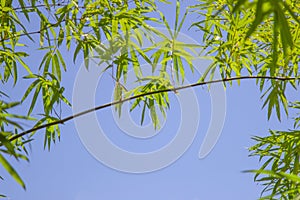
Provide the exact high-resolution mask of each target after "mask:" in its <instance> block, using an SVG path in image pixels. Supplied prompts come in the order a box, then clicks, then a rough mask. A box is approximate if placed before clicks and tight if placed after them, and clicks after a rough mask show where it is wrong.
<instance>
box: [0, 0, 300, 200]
mask: <svg viewBox="0 0 300 200" xmlns="http://www.w3.org/2000/svg"><path fill="white" fill-rule="evenodd" d="M173 2H174V1H173ZM194 2H195V1H188V2H184V3H183V7H185V6H186V5H188V4H193V3H194ZM161 10H162V11H164V13H165V14H166V15H167V18H168V19H169V20H170V22H171V21H172V20H173V19H174V17H173V16H174V14H175V7H174V5H171V6H164V7H161ZM191 20H193V18H192V17H190V18H189V19H187V23H189V22H191ZM33 28H34V27H33ZM37 28H38V27H36V29H37ZM186 30H187V28H186V27H185V28H184V29H183V32H184V33H187V31H186ZM187 34H188V35H189V36H191V37H192V38H194V39H196V40H197V39H199V32H198V33H197V32H193V31H192V32H189V33H187ZM30 53H32V55H33V57H31V58H29V60H28V61H29V62H30V64H31V65H32V66H35V65H36V63H37V62H36V61H35V59H40V58H41V55H42V54H40V53H39V52H38V51H36V50H34V47H32V48H31V50H30ZM71 57H72V56H69V55H65V59H66V62H67V63H68V64H69V67H68V71H67V72H66V73H64V76H63V82H62V85H63V86H64V87H65V88H66V90H65V95H66V97H67V98H68V99H70V100H71V99H72V91H73V84H74V81H75V77H76V73H77V72H78V69H79V67H80V65H81V63H82V60H80V59H79V60H78V62H77V63H76V64H73V63H72V58H71ZM30 59H31V60H30ZM21 71H22V70H21ZM188 76H189V78H190V80H193V77H191V76H192V75H188ZM28 84H30V81H25V82H24V81H20V82H18V83H17V85H16V86H15V87H14V88H13V87H12V86H11V85H9V86H7V87H5V88H4V91H5V92H7V93H8V94H9V95H10V97H11V98H12V99H20V98H21V97H22V95H23V94H24V88H25V87H26V86H28ZM111 84H112V81H111V80H110V77H109V76H103V77H102V79H101V80H100V82H99V86H98V88H97V93H96V94H97V95H96V97H95V101H96V104H97V105H101V104H103V103H107V102H109V101H110V100H111V95H112V94H111V93H112V86H111ZM12 88H13V90H14V91H13V92H12ZM193 89H194V91H195V93H196V94H197V98H198V104H199V109H200V121H199V128H198V130H197V135H196V137H195V140H194V141H193V143H192V145H191V146H190V148H189V149H188V150H187V151H186V152H185V153H184V155H183V156H182V157H181V158H180V159H178V160H177V161H176V162H175V163H173V164H172V165H170V166H168V167H166V168H164V169H161V170H158V171H155V172H151V173H145V174H131V173H124V172H120V171H116V170H113V169H111V168H109V167H107V166H105V165H103V164H102V163H100V162H99V161H98V160H96V159H95V158H94V157H93V156H92V155H91V154H90V153H89V152H88V151H87V150H86V148H85V147H84V145H83V144H82V142H81V140H80V138H79V136H78V133H77V130H76V128H75V125H74V122H73V121H70V122H67V123H66V124H65V125H64V126H60V127H61V133H62V136H61V141H60V142H58V143H56V144H53V145H52V146H51V151H50V152H48V150H44V149H43V142H44V141H43V140H44V135H43V131H40V132H38V133H37V134H36V136H35V140H34V141H33V142H32V147H31V150H30V155H29V159H30V162H29V163H27V162H25V161H21V162H15V161H12V163H13V165H14V167H15V168H16V169H17V171H18V172H19V174H20V175H21V177H22V178H23V180H24V181H25V183H26V187H27V190H26V191H24V190H23V189H22V188H21V187H20V186H19V185H18V184H17V183H15V181H14V180H13V179H12V178H11V177H10V176H9V175H8V174H7V172H6V171H5V170H4V169H2V168H0V174H1V175H3V176H4V178H5V181H1V182H0V188H1V189H0V192H1V193H3V194H6V195H8V196H9V198H7V199H11V200H40V199H43V200H48V199H49V200H50V199H51V200H52V199H64V200H85V199H89V200H92V199H95V200H96V199H106V200H120V199H122V200H139V199H144V200H153V199H157V200H207V199H209V200H217V199H230V200H240V199H244V200H253V199H257V198H258V197H259V195H260V191H261V190H262V187H261V186H259V185H257V184H256V183H254V182H253V175H252V174H248V173H243V172H242V171H243V170H248V169H257V168H258V167H259V166H260V165H259V163H258V159H257V158H249V157H248V155H249V152H248V150H247V147H249V146H251V145H253V144H254V142H253V141H252V140H251V136H253V135H260V136H263V135H266V134H267V132H268V130H269V129H275V130H277V129H279V130H287V129H288V128H292V122H291V121H288V120H287V118H286V117H283V120H282V122H281V123H279V122H278V121H277V119H276V118H275V117H274V116H273V117H272V118H271V119H270V121H267V112H266V110H265V109H264V110H262V109H261V107H262V105H263V102H262V100H261V99H260V96H261V94H260V92H259V90H258V88H257V86H256V85H255V81H253V80H244V81H241V85H240V86H238V85H237V84H236V83H234V84H233V86H232V87H228V88H227V89H226V101H227V102H226V109H227V113H226V119H225V124H224V128H223V131H222V134H221V136H220V138H219V140H218V142H217V144H216V146H215V147H214V149H213V150H212V151H211V153H210V154H209V155H208V156H207V157H205V158H204V159H199V158H198V153H199V148H200V146H201V144H202V142H203V138H204V136H205V134H206V132H207V128H208V126H209V122H210V117H211V115H210V113H211V103H210V101H211V99H210V94H209V92H208V89H207V87H206V86H203V87H197V88H193ZM179 95H180V94H179ZM170 96H171V107H170V110H169V112H168V114H167V116H168V117H167V120H166V123H165V125H164V126H163V128H162V130H161V131H159V133H158V134H157V135H156V136H154V137H152V138H149V139H143V140H138V139H133V138H132V137H130V136H128V135H126V134H124V133H123V131H122V130H120V128H119V127H118V126H117V125H116V123H115V121H114V118H113V114H112V112H113V111H114V109H112V108H107V109H104V110H100V111H98V112H97V116H98V118H99V121H100V124H101V126H102V127H103V129H104V131H105V133H106V135H107V137H108V138H110V139H111V141H113V142H114V143H115V144H116V145H118V146H120V147H122V148H124V149H126V150H128V151H136V152H147V151H151V150H155V149H157V148H160V147H162V146H164V145H165V144H167V143H168V142H169V141H170V139H172V138H174V137H175V135H176V130H177V128H178V123H179V120H180V110H179V109H178V101H177V100H176V96H175V95H174V94H170ZM288 97H290V99H295V98H299V94H298V93H296V91H293V90H289V91H288ZM27 103H29V102H28V101H27ZM39 105H40V104H39ZM24 108H26V103H25V105H24V107H22V108H19V109H16V111H21V112H23V113H24V114H25V113H26V112H27V110H24ZM63 108H64V110H63V116H69V115H71V114H72V110H71V108H68V107H65V106H63ZM132 118H133V119H134V120H135V121H136V122H137V123H138V122H139V112H138V111H136V112H133V115H132ZM149 122H150V121H149V117H147V119H146V124H147V123H149ZM28 128H29V127H28ZM108 153H109V152H108Z"/></svg>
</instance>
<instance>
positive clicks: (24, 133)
mask: <svg viewBox="0 0 300 200" xmlns="http://www.w3.org/2000/svg"><path fill="white" fill-rule="evenodd" d="M242 79H269V80H271V79H272V80H279V81H288V80H296V79H299V77H274V76H241V77H232V78H225V79H218V80H211V81H205V82H200V83H193V84H189V85H184V86H180V87H176V88H169V89H164V90H156V91H152V92H148V93H144V94H139V95H135V96H131V97H128V98H126V99H122V100H119V101H115V102H110V103H107V104H103V105H101V106H97V107H94V108H91V109H88V110H85V111H82V112H80V113H77V114H74V115H71V116H68V117H66V118H63V119H61V120H57V121H54V122H51V123H48V124H43V125H41V126H37V127H33V128H32V129H29V130H26V131H24V132H22V133H19V134H16V135H14V136H12V137H11V138H10V139H9V140H10V141H13V140H16V139H18V138H20V137H22V136H24V135H27V134H29V133H32V132H34V131H37V130H40V129H43V128H46V127H49V126H53V125H57V124H64V123H65V122H67V121H70V120H72V119H74V118H76V117H79V116H81V115H85V114H88V113H91V112H94V111H96V110H101V109H103V108H107V107H111V106H113V105H116V104H120V103H124V102H126V101H130V100H133V99H137V98H140V97H144V96H148V95H153V94H158V93H163V92H172V91H178V90H183V89H187V88H192V87H196V86H200V85H208V84H212V83H220V82H228V81H234V80H242Z"/></svg>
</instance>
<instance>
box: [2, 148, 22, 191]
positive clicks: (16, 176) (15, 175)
mask: <svg viewBox="0 0 300 200" xmlns="http://www.w3.org/2000/svg"><path fill="white" fill-rule="evenodd" d="M0 163H1V164H2V166H3V167H4V169H5V170H6V171H7V172H8V173H9V174H10V175H11V176H12V177H13V179H14V180H15V181H16V182H17V183H18V184H19V185H21V186H22V187H23V189H26V187H25V183H24V182H23V180H22V179H21V177H20V176H19V174H18V173H17V172H16V170H15V169H14V168H13V167H12V166H11V165H10V164H9V162H8V161H7V160H6V159H5V158H4V157H3V156H2V154H1V153H0Z"/></svg>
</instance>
